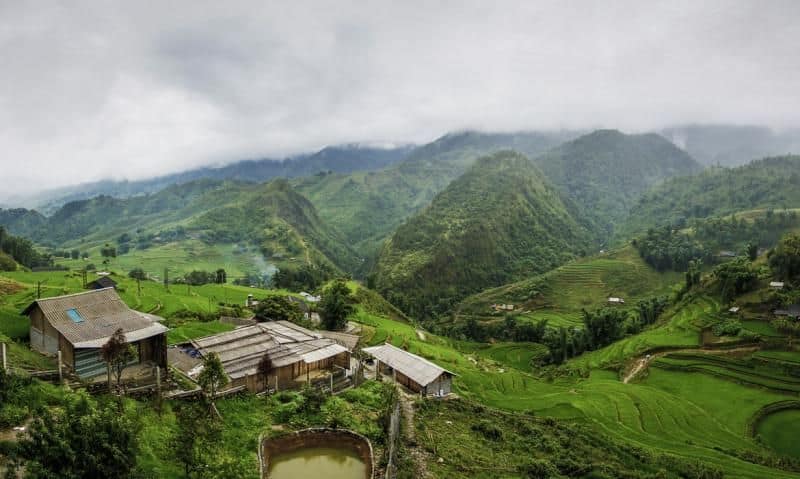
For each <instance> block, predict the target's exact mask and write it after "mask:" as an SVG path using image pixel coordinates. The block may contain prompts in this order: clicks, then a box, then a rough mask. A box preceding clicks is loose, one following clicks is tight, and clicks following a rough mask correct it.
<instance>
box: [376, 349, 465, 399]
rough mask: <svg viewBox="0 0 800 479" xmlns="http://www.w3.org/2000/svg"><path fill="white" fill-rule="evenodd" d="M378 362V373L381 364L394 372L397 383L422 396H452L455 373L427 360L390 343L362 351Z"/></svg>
mask: <svg viewBox="0 0 800 479" xmlns="http://www.w3.org/2000/svg"><path fill="white" fill-rule="evenodd" d="M362 351H364V352H365V353H367V354H369V355H370V356H372V357H373V358H375V359H376V360H378V364H377V365H376V371H379V370H380V363H383V364H385V365H386V366H389V367H390V368H391V369H392V370H393V375H394V378H395V381H397V382H398V383H400V384H402V385H403V386H405V387H407V388H408V389H410V390H412V391H414V392H418V393H420V394H421V395H422V396H428V395H433V396H446V395H448V394H450V390H451V386H452V380H453V376H455V374H454V373H452V372H450V371H448V370H446V369H444V368H442V367H439V366H437V365H436V364H434V363H432V362H430V361H428V360H427V359H425V358H423V357H420V356H417V355H416V354H412V353H409V352H408V351H405V350H403V349H400V348H398V347H396V346H392V345H391V344H389V343H386V344H383V345H381V346H373V347H370V348H364V349H362Z"/></svg>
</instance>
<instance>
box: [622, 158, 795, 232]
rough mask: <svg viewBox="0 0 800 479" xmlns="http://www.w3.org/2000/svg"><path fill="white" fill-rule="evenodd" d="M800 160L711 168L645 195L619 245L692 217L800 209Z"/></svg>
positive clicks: (627, 225) (636, 206)
mask: <svg viewBox="0 0 800 479" xmlns="http://www.w3.org/2000/svg"><path fill="white" fill-rule="evenodd" d="M798 184H800V156H784V157H776V158H766V159H763V160H759V161H754V162H752V163H750V164H747V165H745V166H740V167H737V168H710V169H707V170H705V171H703V172H702V173H700V174H698V175H695V176H692V177H687V178H679V179H672V180H668V181H666V182H664V184H662V185H659V186H657V187H655V188H653V189H652V190H651V191H649V192H647V193H646V194H644V195H643V196H642V197H641V199H640V200H639V201H638V202H637V203H636V205H634V207H633V208H632V209H631V212H630V216H629V218H628V219H627V220H626V221H625V223H624V224H623V225H622V227H621V228H620V229H619V230H618V232H617V237H618V238H619V239H621V240H625V239H629V238H631V237H633V236H636V235H638V234H641V233H642V232H644V231H646V230H647V229H648V228H651V227H654V226H666V225H673V226H675V225H677V226H683V225H684V224H686V223H687V220H689V219H692V218H706V217H710V216H722V215H728V214H732V213H736V212H738V211H743V210H753V209H759V208H761V209H778V208H781V209H788V208H796V207H798V206H800V189H798V187H797V185H798Z"/></svg>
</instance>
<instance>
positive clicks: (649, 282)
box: [459, 246, 682, 327]
mask: <svg viewBox="0 0 800 479" xmlns="http://www.w3.org/2000/svg"><path fill="white" fill-rule="evenodd" d="M681 280H682V276H681V274H680V273H674V272H668V273H659V272H657V271H655V270H653V269H652V268H650V267H649V266H648V265H647V264H645V263H644V262H643V261H642V260H641V258H640V257H639V255H638V253H636V251H635V250H634V249H633V248H632V247H630V246H628V247H625V248H623V249H621V250H618V251H616V252H613V253H610V254H606V255H601V256H595V257H592V258H586V259H581V260H578V261H575V262H573V263H569V264H566V265H564V266H561V267H559V268H557V269H555V270H553V271H551V272H548V273H546V274H543V275H541V276H536V277H533V278H530V279H527V280H523V281H520V282H517V283H512V284H509V285H505V286H501V287H499V288H494V289H490V290H487V291H485V292H482V293H480V294H477V295H475V296H471V297H469V298H467V299H466V300H464V301H463V302H462V304H461V305H460V313H459V315H460V316H463V317H468V316H475V317H477V318H480V319H484V320H489V319H492V318H493V317H497V318H499V317H502V315H501V314H500V313H495V314H494V315H492V314H491V308H490V305H491V304H494V303H505V304H507V303H511V304H514V305H515V306H517V310H518V311H522V314H521V316H520V319H522V320H525V319H527V320H530V321H539V320H542V319H547V321H548V324H549V325H551V326H555V327H559V326H567V327H568V326H581V324H582V323H581V310H582V309H594V308H599V307H602V306H605V305H606V304H607V299H608V298H609V297H611V296H616V297H621V298H623V299H625V303H626V304H625V306H623V307H627V308H631V307H634V306H635V305H636V302H637V301H639V300H641V299H645V298H649V297H652V296H656V295H662V294H669V293H670V292H671V291H672V287H673V286H674V285H675V284H678V283H680V282H681Z"/></svg>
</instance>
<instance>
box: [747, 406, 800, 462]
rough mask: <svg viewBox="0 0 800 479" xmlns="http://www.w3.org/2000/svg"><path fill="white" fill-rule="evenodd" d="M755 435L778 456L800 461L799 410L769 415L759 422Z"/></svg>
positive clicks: (786, 410)
mask: <svg viewBox="0 0 800 479" xmlns="http://www.w3.org/2000/svg"><path fill="white" fill-rule="evenodd" d="M756 433H757V434H758V435H760V436H761V438H762V439H763V440H764V443H765V444H766V445H767V446H769V447H770V448H772V449H773V450H774V451H775V452H777V453H778V454H781V455H784V456H791V457H796V458H798V459H800V441H798V440H797V438H798V437H800V409H785V410H783V411H776V412H774V413H771V414H769V415H768V416H766V417H765V418H764V419H762V420H761V421H760V422H759V424H758V428H757V430H756Z"/></svg>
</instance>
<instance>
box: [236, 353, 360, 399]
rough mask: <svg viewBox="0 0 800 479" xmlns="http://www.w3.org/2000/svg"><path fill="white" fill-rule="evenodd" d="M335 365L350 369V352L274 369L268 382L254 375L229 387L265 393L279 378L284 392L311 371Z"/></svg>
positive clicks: (280, 386) (241, 379)
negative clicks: (309, 362) (242, 387)
mask: <svg viewBox="0 0 800 479" xmlns="http://www.w3.org/2000/svg"><path fill="white" fill-rule="evenodd" d="M334 364H336V365H337V366H342V367H344V368H347V369H349V367H350V353H349V352H344V353H340V354H337V355H336V356H334V357H331V358H327V359H324V360H322V361H316V362H314V363H311V364H308V365H307V364H305V363H304V362H303V361H298V362H296V363H292V364H288V365H286V366H282V367H280V368H275V369H273V370H272V371H271V372H270V374H269V376H268V377H267V378H266V381H265V379H264V376H263V375H261V374H252V375H250V376H246V377H243V378H238V379H236V380H234V381H231V384H230V386H229V387H237V386H240V385H244V386H246V387H247V390H248V391H250V392H254V393H257V392H261V391H264V390H265V389H267V387H271V388H274V387H275V378H276V377H277V379H278V389H279V390H283V389H286V388H289V386H290V385H292V384H293V383H294V382H295V380H297V379H298V378H300V379H303V380H305V376H306V373H308V372H311V371H317V370H320V369H329V368H330V367H331V366H332V365H334Z"/></svg>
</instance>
